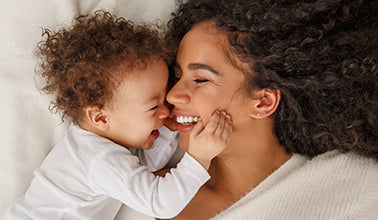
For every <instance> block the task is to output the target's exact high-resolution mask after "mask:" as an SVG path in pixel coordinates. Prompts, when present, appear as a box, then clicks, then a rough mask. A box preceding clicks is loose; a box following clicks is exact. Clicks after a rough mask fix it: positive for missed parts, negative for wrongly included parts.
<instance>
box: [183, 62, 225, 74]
mask: <svg viewBox="0 0 378 220" xmlns="http://www.w3.org/2000/svg"><path fill="white" fill-rule="evenodd" d="M188 68H189V69H190V70H199V69H204V70H207V71H210V72H212V73H214V74H215V75H220V73H219V72H218V71H216V70H215V69H213V68H211V67H210V66H208V65H206V64H202V63H191V64H189V65H188Z"/></svg>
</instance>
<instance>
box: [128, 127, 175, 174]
mask: <svg viewBox="0 0 378 220" xmlns="http://www.w3.org/2000/svg"><path fill="white" fill-rule="evenodd" d="M159 132H160V135H159V138H158V139H156V140H155V141H154V144H153V146H152V147H151V149H148V150H143V149H141V148H138V149H129V150H130V151H131V152H132V153H133V154H134V155H136V156H137V157H138V158H139V162H140V163H141V164H142V165H145V166H147V169H148V170H149V171H151V172H155V171H158V170H161V169H163V168H164V166H165V165H167V163H168V162H169V160H170V159H171V157H172V156H173V154H174V153H175V151H176V149H177V146H178V141H179V140H178V138H179V132H178V131H171V130H169V129H168V128H167V127H165V126H163V127H161V128H160V129H159Z"/></svg>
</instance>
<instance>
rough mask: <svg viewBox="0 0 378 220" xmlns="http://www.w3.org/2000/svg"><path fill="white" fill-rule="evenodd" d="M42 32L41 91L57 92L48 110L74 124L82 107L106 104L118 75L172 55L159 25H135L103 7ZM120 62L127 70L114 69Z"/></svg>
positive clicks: (40, 51)
mask: <svg viewBox="0 0 378 220" xmlns="http://www.w3.org/2000/svg"><path fill="white" fill-rule="evenodd" d="M42 36H43V37H44V40H43V41H41V42H40V43H39V44H38V47H37V51H36V54H37V55H38V56H39V57H40V58H41V63H40V64H39V66H38V67H39V68H37V70H36V72H37V74H40V75H41V76H42V77H43V78H44V80H45V84H44V85H43V88H42V90H43V91H45V92H46V93H48V94H53V95H55V100H54V101H53V102H52V105H51V107H52V108H51V110H55V111H61V112H62V113H63V115H62V120H64V119H65V118H69V119H70V120H71V121H72V122H74V123H76V124H77V123H78V122H79V120H80V118H81V117H82V113H83V108H84V107H86V106H91V105H97V106H99V107H100V108H102V107H103V106H104V105H105V104H107V103H109V101H110V100H111V99H112V95H113V92H114V90H115V88H116V86H117V85H118V84H117V83H119V82H120V81H121V78H120V77H124V76H125V74H128V73H130V72H132V71H133V70H134V69H135V68H138V69H139V68H141V69H143V68H146V65H147V62H148V61H150V60H151V59H157V58H163V59H164V60H165V61H166V62H169V58H170V56H169V50H168V49H167V47H165V46H166V45H165V44H164V41H163V40H162V39H161V36H160V33H159V31H158V27H155V29H153V28H152V27H151V26H147V25H135V24H133V23H132V22H131V21H127V20H125V19H124V18H122V17H118V18H117V17H115V16H112V15H111V14H110V13H108V12H105V11H96V12H95V13H94V14H93V15H82V16H78V17H77V18H75V19H74V21H73V23H72V26H70V27H69V28H62V29H60V30H59V31H57V32H55V33H53V32H52V31H51V30H49V29H44V31H43V34H42ZM120 65H122V66H124V65H126V67H127V68H128V70H130V71H127V72H128V73H124V71H119V70H118V71H117V68H118V67H120Z"/></svg>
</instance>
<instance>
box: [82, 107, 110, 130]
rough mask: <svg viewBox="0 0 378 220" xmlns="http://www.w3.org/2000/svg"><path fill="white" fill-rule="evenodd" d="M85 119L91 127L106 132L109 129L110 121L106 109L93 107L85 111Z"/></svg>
mask: <svg viewBox="0 0 378 220" xmlns="http://www.w3.org/2000/svg"><path fill="white" fill-rule="evenodd" d="M84 111H85V117H86V119H87V121H88V122H89V124H90V125H92V126H93V127H95V128H97V129H99V130H106V129H107V128H108V127H109V120H108V116H107V114H106V110H105V109H104V108H100V107H99V106H97V105H92V106H89V107H86V109H84Z"/></svg>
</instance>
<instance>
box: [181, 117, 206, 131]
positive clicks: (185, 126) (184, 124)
mask: <svg viewBox="0 0 378 220" xmlns="http://www.w3.org/2000/svg"><path fill="white" fill-rule="evenodd" d="M200 120H201V118H200V117H199V116H192V115H183V114H177V115H176V122H177V130H178V131H179V132H190V131H191V130H192V129H193V128H194V126H195V125H196V124H197V122H198V121H200Z"/></svg>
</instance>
